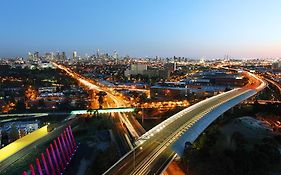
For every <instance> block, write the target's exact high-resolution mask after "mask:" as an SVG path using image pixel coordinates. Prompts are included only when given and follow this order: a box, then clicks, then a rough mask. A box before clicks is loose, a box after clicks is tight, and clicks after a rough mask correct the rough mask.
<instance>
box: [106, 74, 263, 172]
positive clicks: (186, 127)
mask: <svg viewBox="0 0 281 175" xmlns="http://www.w3.org/2000/svg"><path fill="white" fill-rule="evenodd" d="M250 75H251V74H250ZM253 77H255V78H256V79H257V80H258V81H260V83H259V85H258V86H256V87H254V88H253V87H252V88H249V87H245V88H238V89H234V90H231V91H228V92H225V93H222V94H219V95H217V96H214V97H211V98H209V99H206V100H203V101H201V102H199V103H197V104H195V105H193V106H191V107H188V108H186V109H184V110H183V111H181V112H179V113H177V114H175V115H173V116H172V117H170V118H169V119H167V120H165V121H164V122H162V123H160V124H159V125H157V126H156V127H154V128H153V129H151V130H150V131H148V132H146V133H145V134H144V135H143V136H141V137H140V138H139V140H138V141H137V142H136V144H137V146H136V147H135V148H134V149H133V150H131V151H130V152H128V153H127V154H126V155H125V156H123V157H122V158H121V159H120V160H119V161H118V162H116V163H115V164H114V165H113V166H112V167H111V168H110V169H108V170H107V171H106V172H105V173H104V174H105V175H115V174H116V175H117V174H124V175H129V174H160V173H161V172H162V171H163V169H164V168H165V164H167V162H169V161H170V160H171V159H172V158H173V156H174V155H175V152H174V150H172V148H171V147H172V146H173V145H174V144H175V143H176V142H177V141H178V140H181V139H183V136H186V133H187V134H188V135H187V136H186V137H187V138H189V140H185V141H190V142H191V143H192V142H193V141H194V140H195V139H196V138H197V137H198V136H199V135H200V133H201V132H202V131H203V130H204V129H205V128H207V127H208V126H209V124H210V123H211V122H213V121H214V120H215V119H216V118H217V117H218V116H219V115H221V114H222V113H223V112H225V111H226V110H228V109H229V108H231V107H233V106H235V105H236V104H238V103H240V102H241V101H244V100H246V99H247V98H249V97H251V96H253V95H255V94H256V93H257V92H258V91H260V90H262V89H263V88H264V87H265V86H266V83H265V82H263V81H262V80H260V79H259V78H258V77H256V76H253ZM209 114H212V115H209ZM184 139H186V138H184ZM185 141H184V143H185ZM181 151H182V150H181Z"/></svg>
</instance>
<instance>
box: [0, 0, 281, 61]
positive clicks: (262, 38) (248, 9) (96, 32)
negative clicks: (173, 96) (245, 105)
mask: <svg viewBox="0 0 281 175" xmlns="http://www.w3.org/2000/svg"><path fill="white" fill-rule="evenodd" d="M280 5H281V2H277V1H273V0H272V1H267V2H264V1H261V0H258V1H254V0H249V1H247V2H244V1H227V2H225V1H220V0H216V1H212V2H206V1H196V2H195V1H181V0H177V1H172V2H169V1H161V2H160V1H154V2H150V1H141V2H129V1H125V0H123V1H118V2H113V1H110V2H105V1H97V2H92V1H83V3H81V2H75V1H59V2H57V1H51V2H50V1H48V2H43V1H34V0H32V1H28V2H26V1H25V2H21V1H14V2H1V5H0V6H1V10H0V16H1V17H0V19H1V21H2V25H1V26H2V27H1V33H0V38H1V40H0V57H16V56H20V57H26V55H27V53H28V52H29V51H32V52H33V51H34V52H35V51H38V52H40V53H45V52H50V51H57V50H58V51H65V52H66V53H68V56H70V54H71V53H72V52H73V51H77V53H79V55H85V54H86V53H88V54H91V53H95V52H96V49H98V48H100V49H101V50H102V51H103V52H104V53H112V52H113V51H114V50H117V51H118V53H119V54H120V55H123V56H125V55H127V54H128V55H130V56H133V57H146V56H148V57H155V56H156V55H158V56H161V57H172V56H174V55H176V56H184V57H190V58H202V57H204V58H222V57H224V55H229V56H231V57H232V58H249V57H255V58H261V57H263V58H267V57H279V56H280V55H281V49H280V48H281V36H280V35H278V34H279V31H280V29H281V25H280V24H279V19H280V17H281V12H280V11H279V8H278V7H280Z"/></svg>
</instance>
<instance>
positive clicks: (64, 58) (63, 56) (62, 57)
mask: <svg viewBox="0 0 281 175" xmlns="http://www.w3.org/2000/svg"><path fill="white" fill-rule="evenodd" d="M61 59H62V60H63V61H65V60H66V55H65V52H62V55H61Z"/></svg>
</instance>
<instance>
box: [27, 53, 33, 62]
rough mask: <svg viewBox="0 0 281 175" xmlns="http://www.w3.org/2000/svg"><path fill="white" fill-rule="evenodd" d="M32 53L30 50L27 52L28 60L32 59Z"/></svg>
mask: <svg viewBox="0 0 281 175" xmlns="http://www.w3.org/2000/svg"><path fill="white" fill-rule="evenodd" d="M33 59H34V55H33V54H32V53H31V52H28V60H29V61H33Z"/></svg>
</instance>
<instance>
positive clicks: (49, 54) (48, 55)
mask: <svg viewBox="0 0 281 175" xmlns="http://www.w3.org/2000/svg"><path fill="white" fill-rule="evenodd" d="M45 57H46V60H48V61H51V60H53V53H52V52H47V53H46V54H45Z"/></svg>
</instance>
